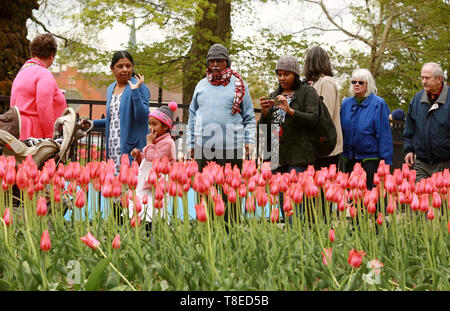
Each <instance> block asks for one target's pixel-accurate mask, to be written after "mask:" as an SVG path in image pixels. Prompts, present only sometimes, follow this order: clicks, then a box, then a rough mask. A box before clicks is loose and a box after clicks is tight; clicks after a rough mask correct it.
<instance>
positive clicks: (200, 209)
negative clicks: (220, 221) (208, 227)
mask: <svg viewBox="0 0 450 311" xmlns="http://www.w3.org/2000/svg"><path fill="white" fill-rule="evenodd" d="M194 207H195V211H196V214H197V220H198V221H200V222H205V221H206V219H207V215H206V207H205V202H204V201H203V199H202V201H201V203H200V204H197V205H195V206H194Z"/></svg>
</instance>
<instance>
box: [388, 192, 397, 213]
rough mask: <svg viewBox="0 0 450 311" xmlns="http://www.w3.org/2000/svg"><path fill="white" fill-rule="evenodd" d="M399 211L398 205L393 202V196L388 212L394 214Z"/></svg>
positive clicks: (390, 199)
mask: <svg viewBox="0 0 450 311" xmlns="http://www.w3.org/2000/svg"><path fill="white" fill-rule="evenodd" d="M396 209H397V204H396V203H395V201H394V200H393V198H392V196H391V197H390V198H389V203H388V206H387V212H388V214H393V213H394V212H395V210H396Z"/></svg>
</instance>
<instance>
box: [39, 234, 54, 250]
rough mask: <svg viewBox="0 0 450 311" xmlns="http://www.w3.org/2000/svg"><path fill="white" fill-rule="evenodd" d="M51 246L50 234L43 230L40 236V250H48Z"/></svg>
mask: <svg viewBox="0 0 450 311" xmlns="http://www.w3.org/2000/svg"><path fill="white" fill-rule="evenodd" d="M51 248H52V242H51V241H50V234H49V233H48V230H44V232H43V233H42V236H41V250H42V251H44V252H45V251H49V250H50V249H51Z"/></svg>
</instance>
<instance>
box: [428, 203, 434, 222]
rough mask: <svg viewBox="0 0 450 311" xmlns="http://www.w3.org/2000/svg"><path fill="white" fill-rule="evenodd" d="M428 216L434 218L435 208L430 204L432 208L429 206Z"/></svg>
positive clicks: (430, 218)
mask: <svg viewBox="0 0 450 311" xmlns="http://www.w3.org/2000/svg"><path fill="white" fill-rule="evenodd" d="M427 218H428V219H429V220H433V219H434V210H433V208H432V207H431V206H430V208H428V213H427Z"/></svg>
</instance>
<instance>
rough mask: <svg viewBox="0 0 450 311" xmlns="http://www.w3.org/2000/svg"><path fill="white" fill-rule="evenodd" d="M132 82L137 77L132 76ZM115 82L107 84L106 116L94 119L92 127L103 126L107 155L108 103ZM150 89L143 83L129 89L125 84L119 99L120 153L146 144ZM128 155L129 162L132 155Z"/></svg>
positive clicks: (135, 80)
mask: <svg viewBox="0 0 450 311" xmlns="http://www.w3.org/2000/svg"><path fill="white" fill-rule="evenodd" d="M131 82H132V83H136V82H137V79H136V78H134V77H132V78H131ZM116 84H117V82H114V83H112V84H110V85H109V86H108V90H107V92H106V118H105V119H99V120H94V127H96V128H104V129H105V136H106V154H107V155H108V154H109V152H108V147H109V146H108V141H109V121H110V116H109V105H110V103H111V98H112V93H113V91H114V88H115V86H116ZM149 99H150V91H149V89H148V87H147V86H146V85H145V84H141V85H140V86H139V88H137V89H134V90H131V88H130V85H128V84H127V86H126V87H125V89H124V90H123V93H122V98H121V99H120V108H119V114H120V150H121V152H122V154H128V155H129V154H130V152H131V150H133V149H134V148H138V149H139V150H142V149H143V148H144V147H145V145H146V144H147V134H148V133H149V129H148V114H149V107H148V105H149ZM129 157H130V163H131V161H132V159H133V157H131V156H130V155H129Z"/></svg>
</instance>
